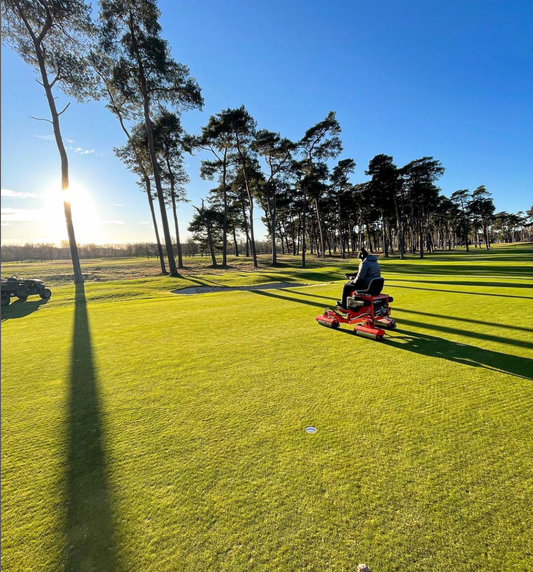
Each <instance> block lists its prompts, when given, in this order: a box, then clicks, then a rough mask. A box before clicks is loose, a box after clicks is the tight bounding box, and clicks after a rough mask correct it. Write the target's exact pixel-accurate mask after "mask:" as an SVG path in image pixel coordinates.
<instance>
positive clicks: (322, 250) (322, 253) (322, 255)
mask: <svg viewBox="0 0 533 572" xmlns="http://www.w3.org/2000/svg"><path fill="white" fill-rule="evenodd" d="M315 206H316V222H317V224H318V239H319V241H320V255H319V256H320V258H322V259H324V258H326V249H325V246H324V232H323V230H322V220H321V218H320V209H319V206H318V199H315ZM318 251H319V250H318V247H317V254H318Z"/></svg>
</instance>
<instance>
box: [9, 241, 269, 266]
mask: <svg viewBox="0 0 533 572" xmlns="http://www.w3.org/2000/svg"><path fill="white" fill-rule="evenodd" d="M77 246H78V253H79V256H80V259H82V260H83V259H95V258H146V259H148V260H150V259H152V258H158V257H159V253H158V245H157V243H155V242H131V243H124V244H78V245H77ZM180 246H181V249H182V252H183V254H184V256H187V257H195V256H200V257H204V256H205V257H209V251H208V249H207V248H206V247H205V245H203V244H201V243H199V242H196V241H195V240H193V239H192V238H189V239H188V240H187V242H185V243H182V244H181V245H180ZM256 247H257V252H258V254H268V253H269V252H270V249H271V245H270V242H269V241H267V240H261V241H257V242H256ZM237 248H239V249H241V252H244V243H243V242H240V243H238V245H237ZM1 254H2V259H1V260H2V262H23V261H24V262H31V261H36V262H37V261H40V262H45V261H54V260H70V246H69V244H68V241H66V240H63V241H61V244H59V245H57V244H55V243H52V242H37V243H33V242H27V243H26V244H6V245H3V246H2V251H1Z"/></svg>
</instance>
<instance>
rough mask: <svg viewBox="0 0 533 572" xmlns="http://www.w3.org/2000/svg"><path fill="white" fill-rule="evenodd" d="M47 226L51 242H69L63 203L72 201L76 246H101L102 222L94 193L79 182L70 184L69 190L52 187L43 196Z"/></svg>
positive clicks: (55, 185)
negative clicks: (90, 244)
mask: <svg viewBox="0 0 533 572" xmlns="http://www.w3.org/2000/svg"><path fill="white" fill-rule="evenodd" d="M43 198H44V201H45V207H44V213H43V216H44V225H45V227H46V231H47V234H48V236H49V237H50V240H52V241H53V242H56V243H57V244H59V243H60V242H61V241H62V240H68V234H67V225H66V222H65V210H64V206H63V201H64V200H65V198H66V199H67V200H68V201H69V203H70V205H71V210H72V221H73V224H74V233H75V235H76V242H78V243H82V244H89V243H98V242H100V239H101V237H102V230H101V221H100V218H99V216H98V210H97V208H96V205H95V204H94V201H93V197H92V196H91V193H90V192H89V191H88V190H87V189H86V188H85V187H84V186H83V185H81V184H80V183H78V182H77V181H71V182H70V186H69V189H68V190H67V191H62V190H61V187H60V185H57V184H51V185H49V187H48V188H47V189H46V191H45V192H44V196H43Z"/></svg>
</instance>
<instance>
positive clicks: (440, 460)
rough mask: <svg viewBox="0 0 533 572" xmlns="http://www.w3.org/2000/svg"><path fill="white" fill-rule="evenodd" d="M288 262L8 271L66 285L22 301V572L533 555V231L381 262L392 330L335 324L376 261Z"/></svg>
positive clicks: (426, 565) (10, 346)
mask: <svg viewBox="0 0 533 572" xmlns="http://www.w3.org/2000/svg"><path fill="white" fill-rule="evenodd" d="M266 260H267V259H266V257H264V258H263V259H262V264H261V267H260V269H259V270H257V271H251V270H250V269H249V268H251V267H249V268H248V267H245V266H244V265H242V264H241V263H239V264H237V262H236V261H235V260H233V259H232V260H231V261H230V266H231V265H232V264H233V268H230V269H229V270H212V269H208V268H207V266H201V265H197V264H199V263H197V262H195V261H192V260H189V259H187V260H186V266H187V265H188V266H189V268H193V265H196V266H194V272H192V271H190V270H189V271H186V272H185V273H184V275H183V277H182V278H170V277H161V276H157V275H156V272H157V262H156V261H154V263H153V266H151V264H148V265H144V263H143V265H142V268H140V266H139V268H140V269H137V270H135V268H133V266H134V265H135V264H139V263H136V262H134V261H130V262H129V266H128V264H125V263H124V262H120V261H117V262H113V261H109V260H108V261H107V262H102V261H85V262H84V261H83V260H82V267H83V269H84V272H85V271H87V272H89V273H90V274H91V275H92V278H93V279H95V280H96V281H88V282H86V284H85V286H84V287H81V286H78V287H76V288H75V287H74V285H72V284H70V283H68V282H67V281H66V279H65V277H64V275H63V274H62V273H63V272H64V273H65V274H66V273H68V261H67V264H66V265H65V267H64V268H66V269H67V270H64V271H63V270H62V266H61V264H54V263H43V264H42V265H41V264H40V263H31V264H26V265H22V264H18V265H17V264H15V263H9V264H5V265H3V270H2V272H3V275H4V276H7V275H9V274H13V273H15V272H18V273H19V274H20V275H21V276H23V277H28V278H30V277H33V275H34V276H35V277H43V276H45V277H47V283H48V284H49V285H50V287H51V288H52V292H53V294H52V298H51V300H50V301H48V302H47V303H44V302H43V301H41V300H40V299H39V298H28V300H27V301H26V302H25V303H22V302H13V303H12V304H11V305H10V306H9V307H7V308H2V354H1V356H2V508H3V510H2V569H3V570H5V571H39V572H41V571H55V570H68V571H80V572H81V571H84V572H85V571H89V570H95V571H108V572H114V571H117V572H118V571H126V570H139V571H143V572H144V571H150V572H151V571H153V572H162V571H184V572H205V571H232V572H233V571H242V572H244V571H246V572H249V571H280V572H287V571H301V570H306V571H316V572H322V571H330V570H331V571H333V570H334V571H346V572H349V571H353V570H356V569H357V564H358V563H362V562H364V563H367V564H368V565H369V567H370V570H371V571H372V572H391V571H405V570H409V571H428V572H429V571H443V570H461V571H472V572H474V571H475V572H479V571H500V570H508V571H513V572H514V571H524V572H525V571H531V570H532V569H533V539H532V534H531V531H532V530H533V501H532V499H533V476H532V475H533V279H532V270H533V262H532V261H533V246H532V245H531V244H523V245H509V246H498V245H496V247H495V248H494V249H492V250H491V251H483V250H480V249H473V248H471V252H469V253H465V252H464V250H459V249H458V250H456V251H453V252H449V253H447V252H442V253H438V254H435V255H432V256H427V257H426V258H425V259H424V260H419V259H417V258H408V259H406V260H404V261H401V260H399V258H397V257H391V258H390V259H382V258H381V257H380V265H381V270H382V274H383V276H384V277H385V288H384V292H386V293H388V294H390V295H392V296H393V297H394V302H393V303H392V304H391V310H392V317H394V318H395V320H397V323H398V329H397V330H395V331H393V332H390V333H388V334H387V336H386V338H385V340H384V341H383V342H381V343H378V342H375V341H370V340H366V339H364V338H359V337H356V336H354V335H353V332H352V331H351V330H350V329H348V328H347V327H346V326H344V327H343V328H341V330H340V331H334V330H330V329H327V328H323V327H320V326H319V325H318V324H317V323H316V321H315V316H316V315H318V314H321V313H322V311H323V309H324V308H325V307H327V306H331V305H332V304H334V302H335V300H337V299H338V298H339V296H340V292H341V287H342V284H343V282H344V278H343V275H344V273H345V272H348V271H351V270H353V269H354V268H356V267H357V261H356V260H351V261H343V260H340V259H327V260H326V261H325V262H323V263H319V262H317V261H316V259H315V258H314V257H312V258H311V260H310V261H309V262H310V268H308V269H301V268H299V267H298V264H299V261H298V260H297V259H295V260H293V259H291V258H289V257H285V258H283V257H281V261H282V264H280V266H279V267H277V268H275V269H272V268H269V267H268V266H267V264H266ZM113 264H115V265H116V268H117V275H119V276H120V279H119V280H110V278H112V276H113V271H112V268H111V266H113ZM205 264H207V261H206V262H205ZM104 265H107V266H106V268H105V269H104V270H101V272H102V273H103V274H104V276H103V278H102V279H101V280H100V281H98V272H99V270H94V269H95V268H100V269H101V268H102V267H103V266H104ZM130 266H131V270H130V269H129V267H130ZM121 268H122V270H121ZM87 269H88V270H87ZM124 269H125V270H124ZM122 272H123V273H124V274H121V273H122ZM129 272H131V276H132V277H130V276H128V275H127V274H128V273H129ZM143 273H144V274H143ZM30 274H31V276H30ZM268 283H273V284H274V283H275V284H278V283H291V284H292V285H291V286H290V287H285V288H282V289H281V288H273V289H256V290H251V291H228V292H224V291H219V292H214V293H208V294H196V295H178V294H175V293H173V292H172V291H173V290H176V289H180V288H189V287H195V286H209V285H211V286H232V287H235V286H250V285H261V284H268ZM308 426H314V427H316V429H317V432H316V433H315V434H308V433H306V431H305V428H306V427H308Z"/></svg>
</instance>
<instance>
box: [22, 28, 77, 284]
mask: <svg viewBox="0 0 533 572" xmlns="http://www.w3.org/2000/svg"><path fill="white" fill-rule="evenodd" d="M24 23H25V24H26V27H27V28H28V31H30V27H29V25H28V24H27V23H26V20H24ZM30 34H31V36H32V40H33V45H34V47H35V52H36V54H37V60H38V62H39V70H40V72H41V78H42V80H43V84H42V85H43V87H44V91H45V94H46V99H47V101H48V106H49V108H50V114H51V115H52V126H53V129H54V137H55V140H56V145H57V150H58V151H59V157H60V160H61V190H62V191H63V192H64V193H66V191H68V189H69V170H68V157H67V152H66V150H65V145H64V143H63V137H62V135H61V127H60V125H59V116H60V113H58V112H57V107H56V102H55V98H54V96H53V94H52V87H51V86H50V82H49V81H48V73H47V71H46V65H45V62H44V56H43V52H42V47H41V43H40V41H39V40H38V38H36V37H35V35H34V34H33V32H30ZM67 107H68V106H67ZM65 109H66V108H65ZM63 111H65V110H63ZM61 113H63V112H61ZM63 210H64V212H65V222H66V224H67V234H68V242H69V248H70V257H71V259H72V270H73V272H74V284H83V274H82V271H81V264H80V257H79V253H78V245H77V243H76V235H75V233H74V224H73V222H72V210H71V204H70V200H69V199H68V197H65V198H64V199H63Z"/></svg>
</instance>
